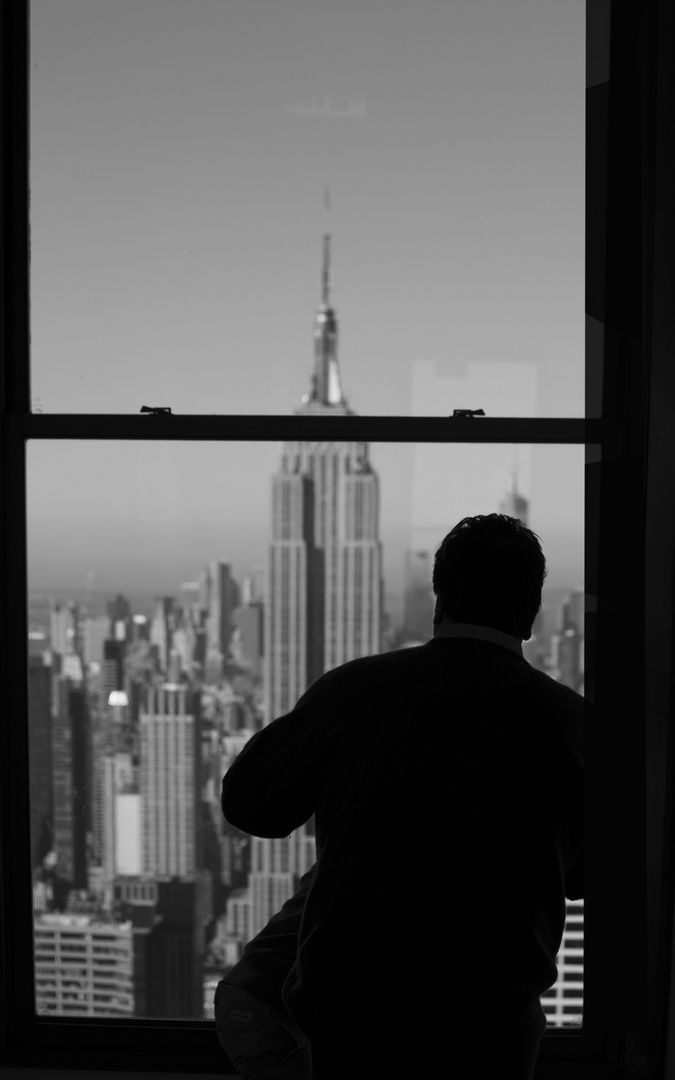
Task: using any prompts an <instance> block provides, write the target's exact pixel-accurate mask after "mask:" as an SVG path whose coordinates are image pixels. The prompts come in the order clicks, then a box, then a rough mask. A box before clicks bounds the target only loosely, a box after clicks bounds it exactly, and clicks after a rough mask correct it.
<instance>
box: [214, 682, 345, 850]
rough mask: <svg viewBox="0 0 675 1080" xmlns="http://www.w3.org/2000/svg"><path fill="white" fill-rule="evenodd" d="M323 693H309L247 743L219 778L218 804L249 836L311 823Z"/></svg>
mask: <svg viewBox="0 0 675 1080" xmlns="http://www.w3.org/2000/svg"><path fill="white" fill-rule="evenodd" d="M315 685H316V684H315ZM312 689H313V688H312ZM322 697H323V695H321V694H319V693H317V692H316V691H315V692H313V693H312V692H311V691H307V693H305V694H303V696H302V697H301V698H300V700H299V702H298V704H297V705H296V706H295V708H294V709H292V710H291V712H289V713H287V714H286V715H285V716H280V717H279V718H278V719H277V720H274V721H272V723H271V724H269V725H268V726H267V727H265V728H263V729H262V731H258V732H256V734H255V735H253V736H252V737H251V738H250V739H249V741H248V742H247V743H246V745H245V746H244V748H243V750H242V751H241V753H240V754H239V756H238V758H237V759H236V761H235V762H234V763H233V764H232V765H231V766H230V768H229V769H228V770H227V772H226V774H225V776H224V777H223V785H222V793H221V798H220V805H221V808H222V811H223V814H224V816H225V819H226V820H227V821H229V822H230V824H231V825H234V826H235V827H236V828H237V829H241V831H242V832H246V833H250V835H252V836H266V837H285V836H289V835H290V833H291V832H292V831H293V829H297V828H298V827H299V826H300V825H303V824H304V823H305V822H306V821H309V819H310V818H311V816H312V814H313V813H314V810H315V801H316V800H315V794H314V787H313V779H314V776H315V775H316V769H317V764H318V760H319V756H320V754H321V751H322V749H323V747H322V734H323V727H324V725H323V724H322V720H323V719H325V709H324V708H322V703H321V702H322Z"/></svg>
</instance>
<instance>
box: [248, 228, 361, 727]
mask: <svg viewBox="0 0 675 1080" xmlns="http://www.w3.org/2000/svg"><path fill="white" fill-rule="evenodd" d="M337 337H338V331H337V319H336V315H335V311H334V309H333V308H332V306H331V300H330V233H328V232H327V233H326V234H325V235H324V237H323V268H322V289H321V304H320V306H319V309H318V311H317V314H316V317H315V321H314V368H313V372H312V380H311V389H310V392H309V393H308V394H304V395H303V397H302V403H301V405H300V407H299V408H298V409H297V410H296V412H297V414H299V415H325V416H349V415H353V414H352V410H351V409H350V408H349V406H348V404H347V402H346V400H345V398H344V395H343V393H342V386H341V382H340V372H339V368H338V359H337ZM381 567H382V548H381V544H380V540H379V482H378V477H377V474H376V473H375V472H374V470H373V468H372V466H371V464H370V462H369V448H368V444H367V443H363V442H348V443H338V442H329V441H325V442H287V443H284V445H283V449H282V454H281V462H280V466H279V470H278V472H277V473H276V475H275V477H274V479H273V485H272V541H271V544H270V550H269V563H268V578H267V581H268V588H267V604H266V611H265V614H266V625H265V642H266V664H265V685H266V722H268V723H269V721H270V720H273V719H274V718H275V717H276V716H279V715H281V714H283V713H285V712H288V710H289V709H291V708H292V707H293V705H294V704H295V702H296V701H297V700H298V698H299V697H300V695H301V694H302V693H304V691H305V690H306V689H307V687H308V686H309V685H310V684H311V683H312V682H314V680H315V679H317V678H318V677H319V675H321V674H323V672H324V671H329V670H330V669H331V668H334V667H337V666H338V665H339V664H343V663H345V662H346V661H347V660H352V659H355V658H356V657H358V656H368V655H371V654H373V653H377V652H379V651H380V623H381Z"/></svg>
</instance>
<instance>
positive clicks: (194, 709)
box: [140, 685, 200, 880]
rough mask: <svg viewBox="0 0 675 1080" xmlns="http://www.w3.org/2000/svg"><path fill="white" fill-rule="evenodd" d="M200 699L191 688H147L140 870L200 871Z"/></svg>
mask: <svg viewBox="0 0 675 1080" xmlns="http://www.w3.org/2000/svg"><path fill="white" fill-rule="evenodd" d="M198 706H199V700H198V695H197V694H196V693H193V692H191V691H189V690H188V688H187V687H185V686H181V687H175V686H169V685H165V686H161V687H150V688H148V697H147V703H146V707H145V709H143V710H142V711H141V720H140V727H141V754H140V788H141V836H142V856H141V868H142V869H141V872H142V873H143V874H150V875H152V876H154V877H179V878H181V879H183V880H194V877H195V874H196V872H197V869H198V868H199V863H200V860H199V857H198V828H197V820H198V803H199V764H200V749H199V707H198Z"/></svg>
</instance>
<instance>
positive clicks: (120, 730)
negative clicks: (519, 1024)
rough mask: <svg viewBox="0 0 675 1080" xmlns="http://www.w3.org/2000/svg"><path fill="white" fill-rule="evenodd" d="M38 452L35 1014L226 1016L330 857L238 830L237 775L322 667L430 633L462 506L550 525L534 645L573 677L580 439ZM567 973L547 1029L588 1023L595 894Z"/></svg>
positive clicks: (577, 915)
mask: <svg viewBox="0 0 675 1080" xmlns="http://www.w3.org/2000/svg"><path fill="white" fill-rule="evenodd" d="M28 459H29V463H28V532H29V553H28V554H29V588H30V594H29V598H28V603H29V625H30V632H29V654H30V664H29V690H30V694H29V700H30V716H29V721H30V796H31V838H32V855H33V867H34V869H33V879H34V886H33V903H34V928H35V973H36V1008H37V1011H38V1013H40V1014H50V1015H64V1016H67V1015H71V1016H78V1017H86V1016H163V1017H205V1018H208V1017H212V1015H213V1004H212V1002H213V990H214V987H215V984H216V983H217V982H218V980H219V979H220V978H221V977H222V976H223V974H224V973H225V972H226V971H227V970H228V969H229V968H230V967H231V966H232V965H233V964H234V963H236V962H237V960H238V959H239V958H240V956H241V952H242V949H243V946H244V945H245V943H246V942H247V941H249V940H250V939H251V937H253V936H254V935H255V934H257V933H258V932H259V930H261V929H262V927H263V926H264V925H265V924H266V923H267V921H268V919H269V918H270V917H271V915H273V914H274V912H275V911H277V910H278V909H279V908H280V907H281V905H282V904H283V902H284V901H285V900H286V899H287V898H288V897H289V896H291V895H292V894H293V893H294V891H295V890H296V889H297V887H298V883H299V879H300V877H301V876H302V874H304V873H305V872H306V871H307V870H308V869H309V868H310V866H311V865H312V863H313V862H314V861H315V858H316V853H315V843H314V836H313V831H312V823H311V822H309V823H307V825H306V826H303V827H302V828H300V829H298V830H296V832H295V833H294V834H293V835H292V837H291V838H290V839H287V840H264V839H259V838H255V837H250V836H248V835H245V834H243V833H241V832H239V831H238V830H237V829H235V828H233V827H232V826H230V825H229V824H228V823H227V822H226V821H225V820H224V818H223V816H222V812H221V809H220V784H221V780H222V776H223V775H224V773H225V772H226V770H227V768H228V766H229V765H230V764H231V762H232V761H233V760H234V758H235V757H236V755H237V754H238V752H239V751H240V750H241V748H242V747H243V745H244V744H245V743H246V741H247V739H248V738H249V737H250V736H251V734H252V733H254V732H255V731H257V730H259V729H260V728H261V727H262V726H263V725H264V724H266V723H267V722H269V721H271V720H272V719H274V717H275V716H278V715H280V714H282V713H283V712H285V711H287V710H288V709H290V708H291V707H292V706H293V704H294V703H295V701H296V700H297V698H298V697H299V695H300V694H301V693H302V692H303V691H304V689H305V688H306V687H307V686H308V685H309V684H310V683H311V682H313V681H314V680H315V679H316V678H317V677H318V676H319V675H320V674H321V673H322V672H323V671H325V670H327V669H329V668H332V667H335V666H337V665H338V664H341V663H344V662H345V661H347V660H350V659H352V658H354V657H357V656H365V655H370V654H373V653H378V652H384V651H388V650H391V649H398V648H402V647H408V646H414V645H416V644H420V643H422V642H424V641H426V640H428V638H429V637H431V634H432V625H431V624H432V617H433V608H434V600H433V594H432V590H431V564H432V559H433V554H434V551H435V548H436V547H437V545H438V543H440V541H441V539H442V538H443V536H444V535H445V533H446V532H448V531H449V529H450V528H451V527H452V526H453V525H454V524H456V522H457V521H459V520H460V519H461V518H463V517H465V516H467V515H471V514H476V513H492V512H495V511H496V512H500V513H506V514H509V515H512V516H515V517H519V518H520V519H521V520H523V521H524V522H525V523H526V524H527V525H528V526H529V527H531V528H533V529H534V530H535V531H536V532H537V534H538V535H539V536H540V537H541V540H542V544H543V548H544V553H545V555H546V558H547V563H548V568H549V574H548V577H547V580H546V583H545V587H544V598H543V607H542V610H541V612H540V614H539V615H538V616H537V620H536V622H535V625H534V629H533V634H532V637H531V638H530V640H529V641H525V642H524V643H523V650H524V655H525V657H526V659H527V660H528V661H529V663H530V664H531V665H533V666H534V667H536V668H538V669H540V670H541V671H544V672H546V673H547V674H548V675H549V676H550V677H551V678H552V679H556V680H558V681H560V682H562V683H564V684H566V685H568V686H570V687H572V688H573V689H575V690H577V691H578V692H580V693H583V680H584V667H583V656H584V652H583V643H584V637H583V634H584V616H583V612H584V604H583V600H584V597H583V585H582V582H583V517H582V510H583V461H584V451H583V447H577V446H571V447H558V446H537V447H532V446H518V447H515V448H514V447H505V446H467V445H445V446H436V445H415V446H410V445H388V444H381V445H380V444H377V445H375V446H370V445H369V444H367V443H341V444H340V443H329V442H323V443H293V442H289V443H286V444H284V445H283V446H282V447H281V448H279V447H278V446H276V445H274V444H269V443H265V444H262V443H261V444H247V443H240V444H231V443H230V444H213V445H209V444H204V443H172V444H167V443H161V444H151V443H105V442H98V443H96V442H88V443H85V442H76V441H72V442H67V441H66V442H56V443H54V442H40V441H32V442H31V443H30V444H29V449H28ZM83 492H86V493H87V497H86V499H83V494H82V493H83ZM410 734H411V735H414V733H410ZM410 887H411V889H415V888H417V885H416V883H415V882H414V881H411V883H410ZM176 957H180V958H181V959H180V963H179V962H178V960H176V965H177V966H172V965H173V964H174V959H172V958H176ZM558 967H559V979H558V982H557V983H556V984H555V986H554V987H553V988H551V990H549V991H548V992H547V993H546V994H545V995H544V998H543V1004H544V1008H545V1011H546V1013H547V1016H548V1019H549V1023H550V1024H551V1025H552V1026H561V1025H566V1024H575V1023H579V1022H580V1019H581V1015H582V977H583V902H582V901H577V902H570V903H568V920H567V927H566V931H565V936H564V939H563V947H562V950H561V953H560V956H559V958H558Z"/></svg>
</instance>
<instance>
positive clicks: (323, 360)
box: [301, 185, 351, 413]
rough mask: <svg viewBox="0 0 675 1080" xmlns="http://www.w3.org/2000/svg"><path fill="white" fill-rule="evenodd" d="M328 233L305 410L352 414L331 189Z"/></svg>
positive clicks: (326, 204)
mask: <svg viewBox="0 0 675 1080" xmlns="http://www.w3.org/2000/svg"><path fill="white" fill-rule="evenodd" d="M323 208H324V222H325V223H324V233H323V249H322V263H321V303H320V305H319V308H318V310H317V313H316V316H315V318H314V370H313V372H312V386H311V391H310V393H309V394H304V395H303V397H302V404H301V411H302V412H307V411H310V412H316V411H319V412H323V411H326V410H328V411H330V412H333V411H337V412H341V413H345V412H346V413H349V412H350V411H351V410H350V409H349V407H348V405H347V402H346V401H345V399H344V396H343V393H342V385H341V383H340V370H339V367H338V359H337V337H338V327H337V318H336V316H335V311H334V309H333V307H332V306H331V286H332V279H331V246H330V242H331V221H330V212H331V205H330V188H329V187H328V185H326V187H325V188H324V193H323Z"/></svg>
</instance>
